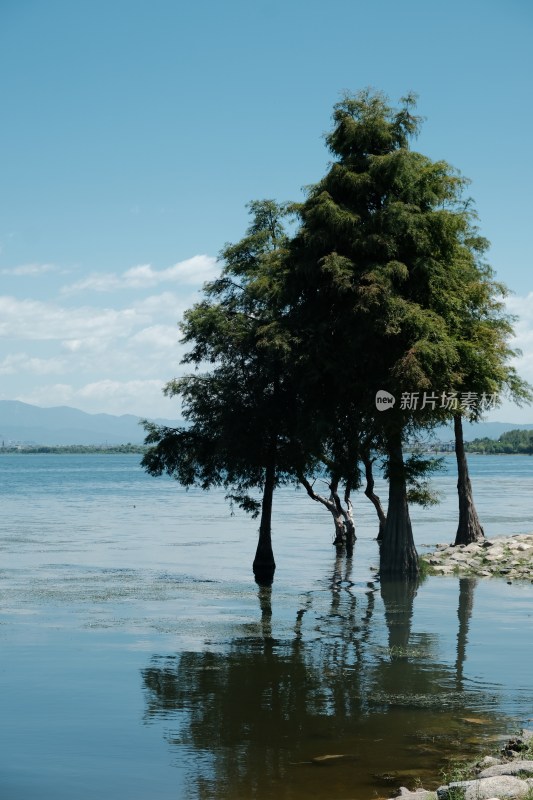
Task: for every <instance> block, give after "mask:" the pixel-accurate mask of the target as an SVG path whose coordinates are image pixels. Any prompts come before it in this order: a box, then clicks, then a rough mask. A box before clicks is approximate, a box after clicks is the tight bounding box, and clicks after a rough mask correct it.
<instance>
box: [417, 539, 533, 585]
mask: <svg viewBox="0 0 533 800" xmlns="http://www.w3.org/2000/svg"><path fill="white" fill-rule="evenodd" d="M421 561H423V562H425V563H426V564H427V565H428V568H429V572H430V574H432V575H479V576H480V577H483V578H490V577H493V576H497V577H502V578H506V580H507V581H530V582H533V533H523V534H517V535H515V536H502V537H498V538H495V539H481V540H480V541H478V542H473V543H472V544H467V545H457V546H454V545H451V544H450V545H446V544H438V545H437V548H436V550H435V551H434V552H433V553H426V554H425V555H423V556H421Z"/></svg>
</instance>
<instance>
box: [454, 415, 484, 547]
mask: <svg viewBox="0 0 533 800" xmlns="http://www.w3.org/2000/svg"><path fill="white" fill-rule="evenodd" d="M453 427H454V431H455V456H456V458H457V492H458V494H459V524H458V526H457V534H456V536H455V542H454V544H456V545H457V544H470V543H471V542H476V541H477V540H478V539H483V537H484V533H483V528H482V527H481V522H480V521H479V517H478V515H477V511H476V507H475V505H474V497H473V494H472V484H471V483H470V476H469V474H468V463H467V460H466V453H465V445H464V440H463V422H462V419H461V415H460V414H456V415H455V416H454V418H453Z"/></svg>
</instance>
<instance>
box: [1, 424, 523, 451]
mask: <svg viewBox="0 0 533 800" xmlns="http://www.w3.org/2000/svg"><path fill="white" fill-rule="evenodd" d="M464 446H465V450H466V452H467V453H474V454H478V455H529V456H531V455H533V430H520V429H516V430H511V431H506V432H505V433H502V435H501V436H500V437H499V438H498V439H490V438H489V437H488V436H484V437H483V438H481V439H472V441H471V442H465V443H464ZM148 449H149V446H148V445H146V444H129V443H128V444H114V445H91V444H89V445H87V444H69V445H45V444H43V445H41V444H16V445H12V444H8V445H5V446H3V447H0V454H3V453H10V454H11V453H54V454H56V453H57V454H59V455H69V454H72V455H80V454H81V455H83V454H85V453H87V454H88V455H91V454H102V455H120V454H123V453H133V454H138V455H144V454H145V453H146V452H148ZM414 449H416V448H414ZM428 449H431V452H432V453H436V454H449V453H450V449H449V446H446V448H441V445H440V443H439V442H436V443H435V445H434V446H432V445H428ZM405 450H406V451H407V452H409V450H410V448H409V444H407V445H406V446H405Z"/></svg>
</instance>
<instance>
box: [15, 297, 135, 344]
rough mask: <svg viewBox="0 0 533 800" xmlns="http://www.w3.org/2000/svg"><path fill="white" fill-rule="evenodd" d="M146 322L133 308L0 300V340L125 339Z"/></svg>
mask: <svg viewBox="0 0 533 800" xmlns="http://www.w3.org/2000/svg"><path fill="white" fill-rule="evenodd" d="M147 319H148V321H149V318H147V317H146V315H143V314H142V312H138V311H136V310H135V309H134V308H125V309H114V308H103V309H99V308H91V307H88V306H82V307H79V308H64V307H61V306H58V305H55V304H53V303H43V302H41V301H39V300H17V299H16V298H14V297H5V296H4V297H0V320H1V321H0V338H18V339H34V340H40V341H45V340H51V339H62V340H63V339H79V338H84V337H87V336H91V335H93V336H94V335H96V336H98V337H99V338H102V337H120V336H127V335H128V334H129V333H130V332H131V330H132V328H133V327H135V325H136V324H139V323H140V322H144V321H147Z"/></svg>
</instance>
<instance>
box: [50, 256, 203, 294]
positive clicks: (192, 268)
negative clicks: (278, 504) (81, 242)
mask: <svg viewBox="0 0 533 800" xmlns="http://www.w3.org/2000/svg"><path fill="white" fill-rule="evenodd" d="M218 272H219V268H218V266H217V260H216V258H213V256H207V255H197V256H193V257H192V258H188V259H186V260H185V261H179V262H178V263H177V264H174V265H173V266H171V267H167V268H166V269H161V270H157V269H154V268H153V267H152V266H151V264H141V265H139V266H136V267H131V268H130V269H127V270H126V271H125V272H122V273H120V274H116V273H113V272H109V273H94V274H93V275H89V277H88V278H84V279H83V280H81V281H77V282H76V283H73V284H71V285H70V286H65V287H64V289H63V293H65V294H72V293H74V292H81V291H87V290H92V291H95V292H111V291H114V290H116V289H146V288H151V287H153V286H158V285H159V284H162V283H177V284H184V285H187V286H201V285H202V284H203V283H205V281H208V280H212V279H213V278H215V277H216V275H217V274H218Z"/></svg>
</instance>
